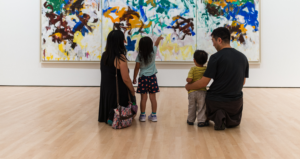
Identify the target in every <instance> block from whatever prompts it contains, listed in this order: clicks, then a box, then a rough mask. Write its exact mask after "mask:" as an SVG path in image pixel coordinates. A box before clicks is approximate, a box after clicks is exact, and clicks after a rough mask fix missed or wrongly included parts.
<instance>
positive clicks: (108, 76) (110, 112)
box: [98, 58, 129, 122]
mask: <svg viewBox="0 0 300 159" xmlns="http://www.w3.org/2000/svg"><path fill="white" fill-rule="evenodd" d="M102 59H103V58H102ZM102 59H101V66H100V67H101V68H100V70H101V85H100V86H101V88H100V102H99V116H98V121H99V122H107V119H110V120H113V117H114V109H115V108H117V91H116V67H115V66H107V65H104V62H102ZM117 71H118V85H119V98H120V105H121V106H127V105H128V101H129V97H128V92H129V91H128V88H127V86H126V84H125V83H124V81H123V79H122V76H121V72H120V69H118V70H117Z"/></svg>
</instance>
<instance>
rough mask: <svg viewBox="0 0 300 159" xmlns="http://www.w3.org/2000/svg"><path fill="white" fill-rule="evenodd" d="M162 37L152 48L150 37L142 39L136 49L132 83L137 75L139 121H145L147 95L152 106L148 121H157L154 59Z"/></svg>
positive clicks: (156, 87) (157, 90) (156, 85)
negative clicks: (139, 106) (139, 102)
mask: <svg viewBox="0 0 300 159" xmlns="http://www.w3.org/2000/svg"><path fill="white" fill-rule="evenodd" d="M162 39H163V37H161V36H160V37H158V38H157V40H156V42H155V44H154V46H153V42H152V40H151V38H150V37H143V38H141V40H140V42H139V47H138V53H139V54H138V56H137V58H136V60H135V61H136V65H135V69H134V77H133V83H134V84H136V77H137V74H138V73H139V70H140V73H139V80H138V82H139V84H138V89H137V93H140V94H141V104H140V105H141V115H140V118H139V120H140V121H146V114H145V109H146V102H147V93H149V97H150V101H151V105H152V114H150V115H149V117H148V119H149V120H151V121H155V122H156V121H157V116H156V110H157V102H156V95H155V93H157V92H159V87H158V84H157V79H156V75H155V74H156V73H157V69H156V66H155V57H156V51H157V46H158V45H159V43H160V41H161V40H162Z"/></svg>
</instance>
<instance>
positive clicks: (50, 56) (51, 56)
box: [46, 53, 53, 61]
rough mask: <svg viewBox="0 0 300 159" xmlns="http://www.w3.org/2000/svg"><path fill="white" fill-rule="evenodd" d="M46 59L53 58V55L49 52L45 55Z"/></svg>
mask: <svg viewBox="0 0 300 159" xmlns="http://www.w3.org/2000/svg"><path fill="white" fill-rule="evenodd" d="M46 59H47V60H48V61H49V60H52V59H53V55H52V54H51V53H50V55H49V56H46Z"/></svg>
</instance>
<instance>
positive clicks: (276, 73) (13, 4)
mask: <svg viewBox="0 0 300 159" xmlns="http://www.w3.org/2000/svg"><path fill="white" fill-rule="evenodd" d="M260 3H261V12H260V13H261V21H260V24H261V30H260V31H261V59H262V61H261V64H259V65H251V66H250V78H249V79H248V80H247V83H246V86H247V87H300V47H299V46H300V31H299V26H300V20H299V18H297V17H298V16H299V15H300V10H299V8H298V6H300V1H298V0H285V1H284V3H286V4H293V5H289V6H288V7H287V6H286V5H283V1H281V0H261V1H260ZM0 13H1V14H0V19H1V25H0V85H31V86H43V85H45V86H99V85H100V64H88V63H79V64H68V63H60V64H57V63H56V64H52V63H51V64H49V63H47V64H42V63H40V62H39V54H40V1H39V0H27V1H24V0H14V1H1V4H0ZM129 66H130V69H131V77H132V73H133V67H134V64H130V65H129ZM191 66H193V65H166V64H158V65H157V68H158V72H159V73H158V74H157V76H158V82H159V85H160V86H184V85H185V84H186V82H185V78H186V76H187V73H188V71H189V68H190V67H191Z"/></svg>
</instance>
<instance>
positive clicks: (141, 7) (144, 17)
mask: <svg viewBox="0 0 300 159" xmlns="http://www.w3.org/2000/svg"><path fill="white" fill-rule="evenodd" d="M140 13H141V17H142V18H143V20H144V22H147V20H148V19H147V16H146V15H145V12H144V9H143V6H141V5H140Z"/></svg>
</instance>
